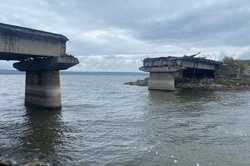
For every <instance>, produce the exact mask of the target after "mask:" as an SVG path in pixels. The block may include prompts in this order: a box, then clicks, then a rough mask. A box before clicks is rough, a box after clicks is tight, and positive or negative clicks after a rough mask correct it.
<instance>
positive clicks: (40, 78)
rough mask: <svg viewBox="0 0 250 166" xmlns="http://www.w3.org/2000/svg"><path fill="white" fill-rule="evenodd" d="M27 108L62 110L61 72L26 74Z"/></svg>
mask: <svg viewBox="0 0 250 166" xmlns="http://www.w3.org/2000/svg"><path fill="white" fill-rule="evenodd" d="M25 106H28V107H30V106H33V107H43V108H50V109H51V108H53V109H60V108H61V91H60V74H59V71H35V72H26V87H25Z"/></svg>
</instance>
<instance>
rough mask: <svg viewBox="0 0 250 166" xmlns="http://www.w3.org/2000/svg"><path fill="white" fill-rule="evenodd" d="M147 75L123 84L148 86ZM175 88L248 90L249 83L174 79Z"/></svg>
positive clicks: (249, 88)
mask: <svg viewBox="0 0 250 166" xmlns="http://www.w3.org/2000/svg"><path fill="white" fill-rule="evenodd" d="M148 79H149V78H148V77H147V78H145V79H143V80H137V81H131V82H126V83H125V85H132V86H148ZM176 88H177V89H202V90H212V91H227V90H250V83H249V84H248V82H246V81H242V80H224V81H221V80H214V79H202V80H187V79H181V80H178V79H177V80H176Z"/></svg>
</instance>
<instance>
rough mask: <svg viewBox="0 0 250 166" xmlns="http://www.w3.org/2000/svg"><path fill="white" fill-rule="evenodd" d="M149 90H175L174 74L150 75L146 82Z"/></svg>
mask: <svg viewBox="0 0 250 166" xmlns="http://www.w3.org/2000/svg"><path fill="white" fill-rule="evenodd" d="M148 89H149V90H166V91H174V90H175V74H173V73H150V76H149V80H148Z"/></svg>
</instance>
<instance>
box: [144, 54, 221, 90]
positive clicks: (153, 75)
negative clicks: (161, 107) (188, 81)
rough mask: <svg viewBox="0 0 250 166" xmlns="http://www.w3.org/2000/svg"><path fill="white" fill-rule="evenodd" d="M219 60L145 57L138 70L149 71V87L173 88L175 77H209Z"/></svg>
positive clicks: (219, 63) (217, 65)
mask: <svg viewBox="0 0 250 166" xmlns="http://www.w3.org/2000/svg"><path fill="white" fill-rule="evenodd" d="M220 65H221V62H217V61H213V60H209V59H205V58H194V57H193V56H183V57H159V58H146V59H144V60H143V66H142V67H140V70H142V71H144V72H149V73H150V77H149V89H155V90H170V91H172V90H175V79H176V78H198V79H200V78H204V77H205V78H206V77H207V78H211V77H214V72H215V70H216V69H217V68H218V67H219V66H220Z"/></svg>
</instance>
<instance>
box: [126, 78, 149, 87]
mask: <svg viewBox="0 0 250 166" xmlns="http://www.w3.org/2000/svg"><path fill="white" fill-rule="evenodd" d="M124 84H125V85H133V86H148V77H147V78H145V79H143V80H137V81H131V82H126V83H124Z"/></svg>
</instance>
